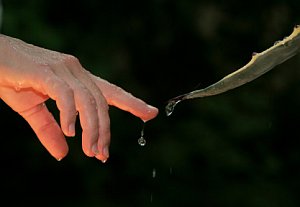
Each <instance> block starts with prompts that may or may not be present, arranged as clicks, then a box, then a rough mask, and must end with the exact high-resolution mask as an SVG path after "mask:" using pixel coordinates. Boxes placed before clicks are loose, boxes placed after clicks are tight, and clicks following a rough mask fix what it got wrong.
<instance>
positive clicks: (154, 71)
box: [0, 0, 300, 207]
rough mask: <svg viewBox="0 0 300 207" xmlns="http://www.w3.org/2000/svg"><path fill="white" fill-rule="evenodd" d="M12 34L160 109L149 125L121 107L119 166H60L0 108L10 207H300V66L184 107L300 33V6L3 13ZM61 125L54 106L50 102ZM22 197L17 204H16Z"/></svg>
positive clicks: (75, 7)
mask: <svg viewBox="0 0 300 207" xmlns="http://www.w3.org/2000/svg"><path fill="white" fill-rule="evenodd" d="M2 3H3V6H4V10H3V12H4V13H3V27H2V33H3V34H6V35H9V36H13V37H16V38H20V39H22V40H24V41H26V42H29V43H32V44H35V45H38V46H41V47H45V48H48V49H52V50H57V51H61V52H64V53H69V54H72V55H75V56H76V57H78V58H79V60H80V61H81V63H82V65H83V66H84V67H85V68H87V69H88V70H90V71H91V72H92V73H94V74H96V75H98V76H101V77H102V78H104V79H106V80H108V81H110V82H112V83H115V84H117V85H119V86H120V87H122V88H124V89H126V90H127V91H129V92H131V93H132V94H134V95H135V96H137V97H140V98H142V99H143V100H145V101H146V102H148V103H150V104H152V105H154V106H157V107H158V108H159V109H160V114H159V116H158V117H157V118H156V119H154V120H152V121H150V122H148V123H147V124H146V128H145V138H146V139H147V145H146V146H145V147H141V146H139V145H138V144H137V139H138V138H139V135H140V131H141V128H142V121H141V120H139V119H138V118H136V117H134V116H132V115H131V114H129V113H127V112H123V111H121V110H119V109H116V108H113V107H111V109H110V115H111V133H112V142H111V148H110V154H111V157H110V159H109V161H108V162H107V163H106V164H102V163H101V162H99V161H97V160H96V159H93V158H88V157H86V156H85V155H84V154H83V152H82V150H81V136H80V135H81V128H80V123H79V122H77V136H76V137H75V138H68V143H69V145H70V152H69V154H68V155H67V157H66V158H65V159H63V160H62V161H61V162H57V161H56V160H55V159H53V158H52V157H51V156H50V155H49V154H48V153H47V152H46V150H45V149H44V148H43V147H42V145H41V144H40V143H39V141H38V139H37V138H36V136H35V134H34V133H33V131H32V130H31V128H30V127H29V125H28V124H27V123H26V122H25V121H24V120H23V119H22V118H21V117H20V116H18V114H16V113H15V112H13V111H12V110H11V109H10V108H9V107H8V106H7V105H5V103H3V102H1V106H0V110H1V119H0V123H1V131H2V136H1V145H0V147H1V150H0V153H1V156H0V157H1V158H0V159H1V175H2V176H1V188H2V193H1V200H2V201H3V202H4V201H8V202H10V204H14V203H17V202H20V201H21V202H22V203H24V204H28V205H39V206H64V207H66V206H72V207H76V206H89V207H94V206H109V207H110V206H120V207H127V206H128V207H129V206H130V207H132V206H156V207H160V206H164V207H165V206H210V207H211V206H222V207H223V206H231V207H235V206H236V207H237V206H239V207H240V206H244V207H265V206H268V207H281V206H284V207H296V206H297V207H298V206H299V205H300V198H299V193H300V189H299V186H300V132H299V127H300V116H299V115H300V109H299V106H300V84H299V81H300V58H299V55H298V56H295V57H294V58H292V59H290V60H288V61H287V62H285V63H283V64H282V65H279V66H277V67H276V68H275V69H273V70H272V71H270V72H269V73H267V74H265V75H264V76H263V77H261V78H259V79H257V80H255V81H253V82H251V83H248V84H247V85H244V86H242V87H240V88H237V89H235V90H232V91H230V92H227V93H225V94H221V95H218V96H214V97H209V98H203V99H195V100H193V101H186V102H183V103H182V104H179V105H178V106H177V107H176V109H175V111H174V114H172V116H170V117H166V116H165V114H164V107H165V104H166V102H167V100H168V99H169V98H172V97H174V96H177V95H179V94H181V93H185V92H188V91H191V90H195V89H198V88H203V87H206V86H208V85H209V84H211V83H213V82H215V81H217V80H219V79H220V78H222V77H223V76H225V75H227V74H228V73H230V72H233V71H234V70H236V69H238V68H240V67H241V66H243V65H244V64H246V63H247V62H248V61H249V60H250V58H251V54H252V52H260V51H263V50H265V49H267V48H268V47H270V46H272V45H273V43H274V42H275V41H276V40H279V39H282V38H284V37H285V36H288V35H289V34H290V33H291V32H292V29H293V27H294V26H295V25H297V24H300V13H299V11H300V4H299V1H298V0H274V1H262V0H260V1H238V0H231V1H217V0H212V1H208V0H202V1H201V0H198V1H197V0H152V1H135V0H127V1H121V0H113V1H102V0H85V1H71V0H65V1H59V0H51V1H41V0H26V1H18V0H3V2H2ZM49 108H50V110H52V111H53V113H54V114H55V116H57V114H58V112H57V109H56V108H55V104H54V103H51V102H50V103H49ZM10 196H14V198H15V199H11V198H10Z"/></svg>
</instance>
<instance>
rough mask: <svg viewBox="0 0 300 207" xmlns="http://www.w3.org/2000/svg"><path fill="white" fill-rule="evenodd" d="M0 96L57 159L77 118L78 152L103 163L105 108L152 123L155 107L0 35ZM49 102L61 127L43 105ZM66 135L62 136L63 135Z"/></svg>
mask: <svg viewBox="0 0 300 207" xmlns="http://www.w3.org/2000/svg"><path fill="white" fill-rule="evenodd" d="M0 54H1V55H0V98H1V99H2V100H3V101H4V102H5V103H6V104H8V105H9V106H10V107H11V108H12V109H13V110H14V111H16V112H17V113H19V114H20V115H21V116H22V117H23V118H24V119H25V120H26V121H27V122H28V123H29V125H30V126H31V128H32V129H33V130H34V132H35V133H36V135H37V137H38V139H39V140H40V142H41V143H42V145H43V146H44V147H45V148H46V149H47V150H48V152H49V153H50V154H51V155H52V156H53V157H55V158H56V159H57V160H61V159H62V158H64V157H65V156H66V155H67V153H68V145H67V142H66V140H65V136H75V121H76V116H77V113H78V114H79V118H80V124H81V127H82V149H83V152H84V153H85V154H86V155H87V156H89V157H96V158H97V159H99V160H102V161H103V162H105V161H106V160H107V158H108V157H109V144H110V118H109V114H108V108H109V107H108V105H113V106H116V107H118V108H120V109H122V110H125V111H128V112H130V113H132V114H133V115H135V116H137V117H139V118H141V119H142V120H143V121H148V120H150V119H153V118H154V117H156V116H157V114H158V109H157V108H155V107H152V106H150V105H148V104H146V103H145V102H144V101H142V100H140V99H138V98H136V97H134V96H133V95H131V94H130V93H128V92H126V91H124V90H123V89H121V88H120V87H117V86H116V85H113V84H111V83H109V82H107V81H106V80H103V79H101V78H99V77H96V76H94V75H93V74H91V73H90V72H88V71H87V70H85V69H84V68H83V67H82V65H81V64H80V62H79V60H78V59H77V58H75V57H74V56H71V55H67V54H63V53H59V52H56V51H51V50H47V49H44V48H41V47H37V46H34V45H31V44H27V43H25V42H23V41H21V40H19V39H16V38H12V37H8V36H5V35H0ZM49 98H50V99H53V100H55V102H56V105H57V108H58V109H59V111H60V125H59V124H58V123H57V122H56V120H55V119H54V117H53V115H52V114H51V113H50V112H49V110H48V109H47V107H46V105H45V101H46V100H48V99H49ZM64 135H65V136H64Z"/></svg>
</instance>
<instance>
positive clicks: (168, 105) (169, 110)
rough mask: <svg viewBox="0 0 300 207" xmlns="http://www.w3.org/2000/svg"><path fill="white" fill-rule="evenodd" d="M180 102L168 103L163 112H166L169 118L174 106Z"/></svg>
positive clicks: (172, 101)
mask: <svg viewBox="0 0 300 207" xmlns="http://www.w3.org/2000/svg"><path fill="white" fill-rule="evenodd" d="M180 101H181V100H171V101H169V103H168V104H167V106H166V108H165V111H166V114H167V116H170V115H171V114H172V113H173V111H174V108H175V106H176V105H177V104H178V103H179V102H180Z"/></svg>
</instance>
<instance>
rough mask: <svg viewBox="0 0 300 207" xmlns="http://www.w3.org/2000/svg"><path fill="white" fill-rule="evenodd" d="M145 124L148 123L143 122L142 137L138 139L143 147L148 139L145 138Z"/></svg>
mask: <svg viewBox="0 0 300 207" xmlns="http://www.w3.org/2000/svg"><path fill="white" fill-rule="evenodd" d="M145 124H146V122H144V123H143V127H142V131H141V137H140V138H139V139H138V143H139V145H140V146H142V147H143V146H145V145H146V140H145V138H144V131H145Z"/></svg>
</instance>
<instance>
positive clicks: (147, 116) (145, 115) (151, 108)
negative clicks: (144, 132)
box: [140, 105, 159, 122]
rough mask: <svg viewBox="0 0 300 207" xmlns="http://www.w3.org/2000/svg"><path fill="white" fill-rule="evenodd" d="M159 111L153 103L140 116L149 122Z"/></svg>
mask: <svg viewBox="0 0 300 207" xmlns="http://www.w3.org/2000/svg"><path fill="white" fill-rule="evenodd" d="M158 113H159V110H158V108H156V107H154V106H151V105H147V109H146V111H145V112H144V113H143V114H141V116H140V118H141V119H142V120H143V121H144V122H147V121H149V120H151V119H154V118H155V117H156V116H157V115H158Z"/></svg>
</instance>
